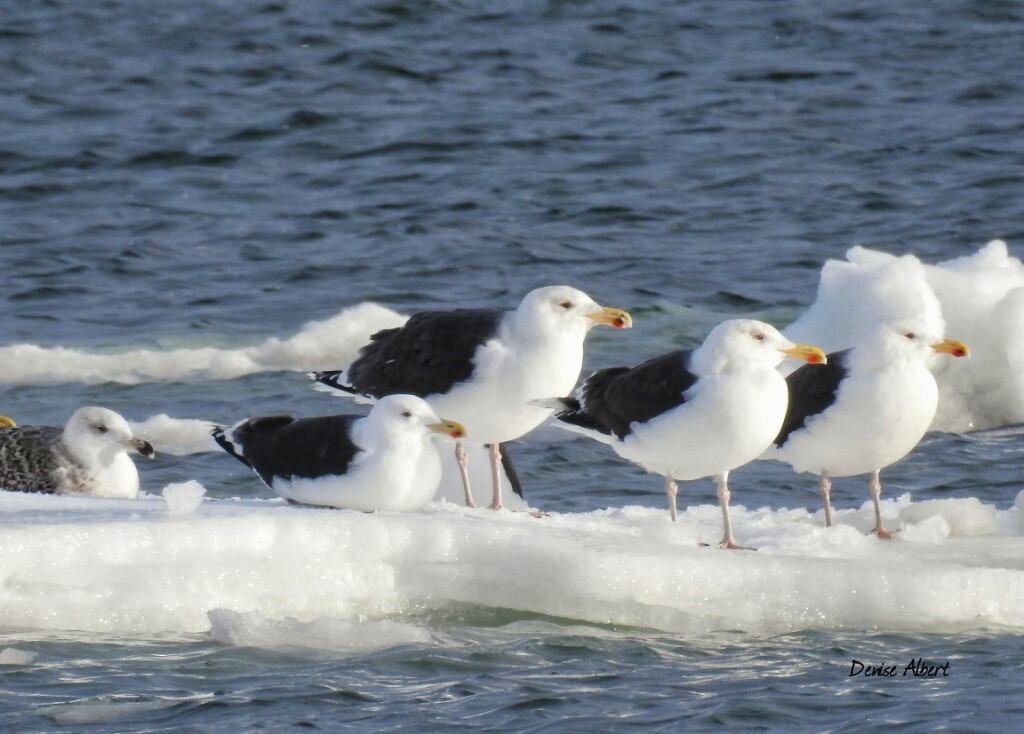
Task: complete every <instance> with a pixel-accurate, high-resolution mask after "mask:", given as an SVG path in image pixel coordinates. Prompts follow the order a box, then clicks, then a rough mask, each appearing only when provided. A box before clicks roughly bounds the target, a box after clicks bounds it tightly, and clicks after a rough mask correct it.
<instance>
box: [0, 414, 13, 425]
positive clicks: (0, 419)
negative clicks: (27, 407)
mask: <svg viewBox="0 0 1024 734" xmlns="http://www.w3.org/2000/svg"><path fill="white" fill-rule="evenodd" d="M13 425H14V420H13V419H12V418H8V417H7V416H6V415H0V428H10V427H12V426H13Z"/></svg>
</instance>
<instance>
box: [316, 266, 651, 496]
mask: <svg viewBox="0 0 1024 734" xmlns="http://www.w3.org/2000/svg"><path fill="white" fill-rule="evenodd" d="M596 324H608V325H610V326H614V327H616V328H620V329H626V328H629V327H630V326H631V325H632V319H631V318H630V315H629V314H628V313H626V312H625V311H622V310H620V309H617V308H605V307H602V306H599V305H598V304H597V303H595V302H594V301H593V299H591V298H590V296H588V295H587V294H586V293H583V292H582V291H579V290H576V289H575V288H570V287H569V286H549V287H545V288H537V289H536V290H533V291H531V292H530V293H528V294H526V297H525V298H523V300H522V302H521V303H520V304H519V307H518V308H517V309H516V310H514V311H500V310H496V309H457V310H454V311H426V312H423V313H418V314H415V315H414V316H412V317H410V318H409V320H408V321H407V322H406V323H405V325H404V326H401V327H399V328H396V329H385V330H384V331H380V332H377V333H376V334H374V335H373V337H372V339H371V341H370V343H369V344H367V345H366V346H365V347H363V349H362V350H361V351H360V353H359V357H358V359H356V361H355V362H353V363H352V364H351V365H350V366H349V367H348V369H346V370H336V371H332V372H317V373H313V374H311V377H312V378H313V379H314V380H315V381H316V382H317V383H318V387H321V388H327V389H330V390H332V391H340V392H342V393H347V394H350V395H356V396H365V397H369V398H381V397H383V396H385V395H391V394H394V393H410V394H413V395H418V396H420V397H422V398H423V399H425V400H426V401H427V402H428V403H430V405H431V407H433V408H434V410H435V411H437V412H438V413H440V414H442V415H456V416H458V417H459V420H461V421H462V423H463V424H464V425H465V426H466V427H467V429H468V430H469V432H470V435H471V436H472V438H473V440H474V441H478V442H480V443H483V444H487V445H488V446H489V447H490V451H489V454H490V463H491V477H492V481H493V487H494V489H493V495H492V499H491V504H490V507H491V509H500V508H501V506H502V503H501V479H500V475H501V466H500V465H501V460H502V451H501V448H500V444H502V443H504V442H506V441H512V440H514V439H517V438H519V437H520V436H522V435H524V434H526V433H528V432H529V431H531V430H533V429H534V428H536V427H537V426H538V425H540V424H541V423H543V422H544V420H545V419H547V418H548V417H549V416H550V415H551V412H552V411H551V409H550V408H545V407H540V406H538V405H537V404H535V401H537V400H539V399H543V398H550V397H551V396H552V395H564V394H566V393H568V392H569V391H571V390H572V388H573V386H575V384H576V381H577V380H578V379H579V376H580V371H581V370H582V369H583V341H584V339H585V337H586V335H587V333H588V332H589V331H590V329H591V328H592V327H593V326H594V325H596ZM455 457H456V460H457V461H458V464H459V469H460V472H461V475H462V483H463V489H464V490H465V496H466V504H467V505H468V506H470V507H473V506H475V503H474V501H473V495H472V492H471V490H470V486H469V477H468V474H467V471H466V452H465V449H464V448H463V446H462V444H461V442H456V445H455Z"/></svg>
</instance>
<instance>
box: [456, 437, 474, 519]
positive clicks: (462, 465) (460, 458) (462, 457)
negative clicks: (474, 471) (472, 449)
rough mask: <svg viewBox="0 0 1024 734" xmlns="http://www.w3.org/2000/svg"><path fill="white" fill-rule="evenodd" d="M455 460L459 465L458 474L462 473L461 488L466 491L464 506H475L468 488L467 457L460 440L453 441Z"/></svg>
mask: <svg viewBox="0 0 1024 734" xmlns="http://www.w3.org/2000/svg"><path fill="white" fill-rule="evenodd" d="M455 461H456V462H457V463H458V465H459V474H461V475H462V489H463V490H465V492H466V507H476V502H474V501H473V493H472V492H471V491H470V490H469V471H468V470H467V469H466V464H467V462H468V461H469V459H468V458H467V457H466V449H464V448H462V441H456V442H455Z"/></svg>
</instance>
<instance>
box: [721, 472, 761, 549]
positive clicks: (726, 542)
mask: <svg viewBox="0 0 1024 734" xmlns="http://www.w3.org/2000/svg"><path fill="white" fill-rule="evenodd" d="M715 489H716V490H717V491H718V504H719V505H720V506H721V508H722V524H723V525H724V526H725V533H724V534H723V535H722V542H721V544H720V545H721V546H722V547H723V548H728V549H730V550H757V549H756V548H747V547H746V546H743V545H739V544H738V543H737V542H736V539H735V538H734V537H733V535H732V519H731V518H730V517H729V499H730V498H731V494H730V493H729V472H722V473H721V474H719V475H718V476H717V477H715Z"/></svg>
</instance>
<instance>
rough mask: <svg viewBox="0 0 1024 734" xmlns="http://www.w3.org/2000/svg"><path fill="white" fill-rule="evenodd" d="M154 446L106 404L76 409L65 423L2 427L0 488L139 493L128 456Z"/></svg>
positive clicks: (148, 453)
mask: <svg viewBox="0 0 1024 734" xmlns="http://www.w3.org/2000/svg"><path fill="white" fill-rule="evenodd" d="M128 451H133V452H136V453H139V454H142V455H143V456H147V457H149V458H152V457H153V447H152V445H150V443H149V442H148V441H143V440H142V439H140V438H136V437H135V436H133V435H132V431H131V428H129V426H128V423H127V422H126V421H125V419H124V418H122V417H121V416H120V415H119V414H117V413H115V412H114V411H112V410H107V409H106V408H97V407H87V408H79V409H78V410H76V411H75V412H74V413H73V414H72V416H71V418H69V419H68V422H67V424H66V425H65V426H64V428H63V429H61V428H56V427H54V426H13V425H12V426H7V427H3V428H0V488H3V489H7V490H14V491H18V492H51V493H54V494H69V495H84V496H90V497H126V498H132V497H136V496H137V495H138V493H139V472H138V470H137V469H136V468H135V464H134V462H132V460H131V457H129V456H128V453H127V452H128Z"/></svg>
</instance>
